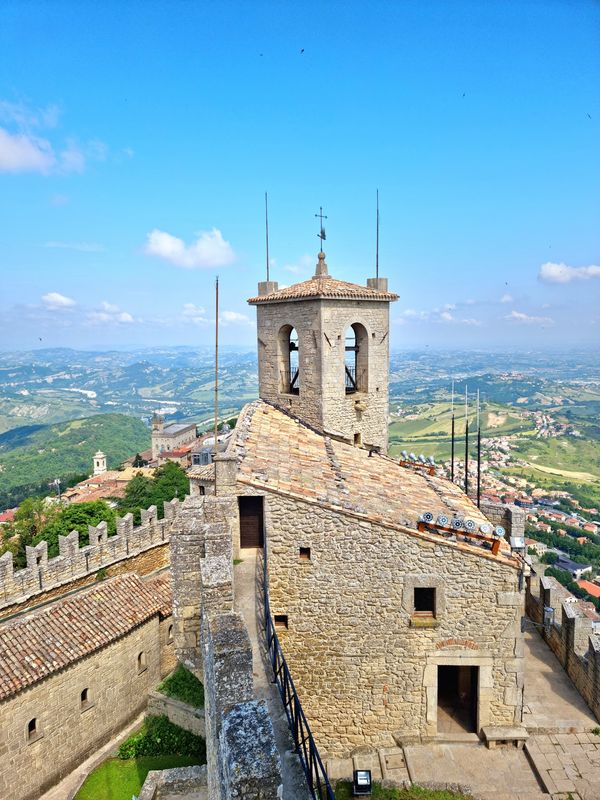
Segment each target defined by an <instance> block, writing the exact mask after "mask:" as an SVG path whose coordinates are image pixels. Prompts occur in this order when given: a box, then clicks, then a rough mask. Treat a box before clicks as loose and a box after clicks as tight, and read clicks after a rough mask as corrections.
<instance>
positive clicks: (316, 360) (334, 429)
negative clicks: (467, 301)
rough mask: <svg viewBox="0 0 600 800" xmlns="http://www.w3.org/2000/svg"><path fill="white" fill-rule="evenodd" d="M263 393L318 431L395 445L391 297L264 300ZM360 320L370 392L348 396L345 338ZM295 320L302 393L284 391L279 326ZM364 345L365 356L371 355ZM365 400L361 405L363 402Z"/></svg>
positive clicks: (376, 444)
mask: <svg viewBox="0 0 600 800" xmlns="http://www.w3.org/2000/svg"><path fill="white" fill-rule="evenodd" d="M257 320H258V328H257V337H258V374H259V395H260V397H261V398H262V399H264V400H266V401H267V402H270V403H273V404H274V405H277V406H279V407H280V408H283V409H284V410H287V411H289V412H290V413H292V414H294V415H295V416H297V417H299V418H300V419H303V420H304V421H306V422H307V423H308V424H310V425H312V426H314V427H315V428H316V429H317V430H320V431H325V432H327V433H330V434H331V435H336V436H339V437H342V438H344V439H346V440H347V441H349V442H350V443H352V442H353V441H354V435H355V434H356V433H359V434H361V437H362V443H363V445H364V446H368V445H372V446H374V447H380V448H381V449H382V450H383V451H384V452H385V451H386V450H387V441H388V433H387V418H388V372H389V335H388V333H389V303H385V302H369V301H365V300H361V301H352V300H335V301H334V300H306V301H301V302H288V303H272V304H271V303H268V304H264V305H258V306H257ZM354 323H360V324H361V325H363V326H364V327H365V328H366V330H367V342H368V344H366V343H365V346H366V349H367V351H368V375H367V380H366V384H367V389H366V391H359V392H356V393H354V394H349V395H346V392H345V388H344V386H345V378H344V360H345V356H346V353H345V336H346V333H347V330H348V328H349V327H350V326H351V325H352V324H354ZM284 325H291V326H292V327H294V328H295V329H296V331H297V333H298V363H299V367H300V393H299V394H298V395H295V394H287V393H282V392H281V388H282V383H281V381H282V379H281V374H282V372H283V371H284V370H285V369H286V367H287V353H285V352H282V348H281V346H280V342H279V331H280V329H281V328H282V326H284ZM365 346H363V347H362V352H361V354H360V355H361V358H362V357H364V355H365V353H364V350H365ZM357 403H358V404H359V405H358V407H357Z"/></svg>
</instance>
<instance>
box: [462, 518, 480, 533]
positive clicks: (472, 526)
mask: <svg viewBox="0 0 600 800" xmlns="http://www.w3.org/2000/svg"><path fill="white" fill-rule="evenodd" d="M463 525H464V526H465V530H466V531H474V530H476V529H477V525H476V523H475V521H474V520H472V519H466V520H465V521H464V523H463Z"/></svg>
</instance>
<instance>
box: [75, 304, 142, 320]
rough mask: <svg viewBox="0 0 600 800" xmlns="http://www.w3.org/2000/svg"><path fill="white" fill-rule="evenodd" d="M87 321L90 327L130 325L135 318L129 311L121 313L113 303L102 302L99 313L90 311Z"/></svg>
mask: <svg viewBox="0 0 600 800" xmlns="http://www.w3.org/2000/svg"><path fill="white" fill-rule="evenodd" d="M87 320H88V322H89V323H90V324H91V325H130V324H131V323H133V322H135V321H136V320H135V318H134V317H133V315H132V314H130V313H129V311H122V310H121V309H120V308H119V306H116V305H115V304H114V303H107V302H106V300H103V301H102V302H101V303H100V310H99V311H90V312H88V315H87Z"/></svg>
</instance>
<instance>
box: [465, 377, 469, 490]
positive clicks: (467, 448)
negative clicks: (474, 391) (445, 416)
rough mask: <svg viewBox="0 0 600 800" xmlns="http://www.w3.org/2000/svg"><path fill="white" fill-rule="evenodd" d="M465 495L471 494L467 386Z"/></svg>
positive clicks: (467, 390)
mask: <svg viewBox="0 0 600 800" xmlns="http://www.w3.org/2000/svg"><path fill="white" fill-rule="evenodd" d="M465 494H466V495H468V494H469V389H468V387H467V384H465Z"/></svg>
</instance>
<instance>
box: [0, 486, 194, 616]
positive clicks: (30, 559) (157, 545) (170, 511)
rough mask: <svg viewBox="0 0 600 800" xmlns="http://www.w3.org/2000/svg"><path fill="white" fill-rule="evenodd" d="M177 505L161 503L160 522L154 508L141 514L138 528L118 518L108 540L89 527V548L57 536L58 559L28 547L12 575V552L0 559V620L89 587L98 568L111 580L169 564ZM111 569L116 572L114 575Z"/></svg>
mask: <svg viewBox="0 0 600 800" xmlns="http://www.w3.org/2000/svg"><path fill="white" fill-rule="evenodd" d="M180 507H181V504H180V502H179V500H177V499H175V500H171V501H170V502H166V503H165V504H164V519H162V520H159V519H158V515H157V509H156V506H150V508H149V509H147V510H144V509H143V510H142V512H141V514H142V524H141V525H134V524H133V517H132V515H131V514H126V515H125V516H124V517H121V518H119V519H117V533H116V535H115V536H108V532H107V526H106V523H105V522H101V523H100V524H99V525H96V526H94V525H90V526H89V537H90V543H89V545H86V546H85V547H80V546H79V533H78V531H76V530H75V531H72V532H71V533H70V534H69V535H68V536H59V537H58V548H59V555H58V556H56V557H55V558H50V559H49V558H48V544H47V542H40V543H39V544H38V545H36V546H35V547H27V549H26V557H27V566H26V567H25V568H24V569H20V570H14V567H13V556H12V553H5V554H4V555H3V556H1V557H0V619H2V618H5V617H7V616H10V615H11V614H14V613H17V612H19V611H22V610H24V609H26V608H30V607H32V606H35V605H38V604H39V603H43V602H46V601H48V600H53V599H55V598H57V597H59V596H60V595H61V594H64V593H65V592H67V591H71V590H72V589H76V588H80V587H81V586H85V585H86V584H88V583H93V581H94V580H95V576H96V573H97V572H98V570H99V569H102V568H104V569H107V570H109V571H110V574H111V576H113V575H116V574H118V573H119V572H123V571H125V572H130V571H136V572H138V573H139V574H142V575H143V574H147V573H149V572H151V571H154V570H155V569H158V568H160V567H162V566H166V565H168V563H169V560H168V559H169V541H170V538H171V526H172V524H173V521H174V520H175V519H176V518H177V517H178V515H179V513H180ZM115 565H118V566H119V569H117V570H116V571H115V569H114V568H113V569H112V570H111V569H110V568H111V567H114V566H115Z"/></svg>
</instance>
